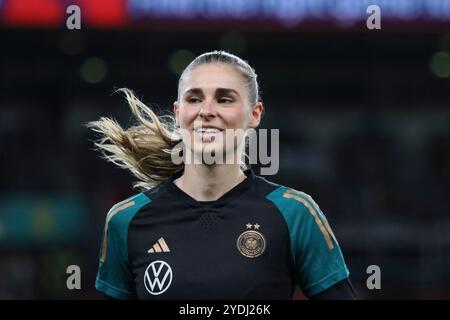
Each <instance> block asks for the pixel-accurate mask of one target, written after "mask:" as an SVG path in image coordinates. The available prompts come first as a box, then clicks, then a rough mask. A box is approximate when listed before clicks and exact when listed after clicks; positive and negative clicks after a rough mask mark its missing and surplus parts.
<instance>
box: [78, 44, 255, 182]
mask: <svg viewBox="0 0 450 320" xmlns="http://www.w3.org/2000/svg"><path fill="white" fill-rule="evenodd" d="M207 63H225V64H230V65H232V66H235V67H236V68H237V69H238V70H239V71H241V74H242V76H243V78H244V80H245V84H246V86H247V88H248V91H249V101H250V103H252V104H253V103H256V102H258V100H259V92H258V83H257V80H256V73H255V72H254V70H253V69H252V68H251V67H250V66H249V65H248V64H247V63H246V62H245V61H243V60H242V59H241V58H239V57H237V56H235V55H232V54H230V53H227V52H224V51H213V52H208V53H204V54H202V55H200V56H198V57H197V58H195V59H194V60H193V61H192V62H191V63H190V64H189V65H188V66H187V67H186V68H185V69H184V71H183V73H182V74H181V76H180V79H179V82H178V95H180V88H181V86H182V83H183V81H184V79H185V78H186V76H187V74H188V73H189V72H190V71H192V70H193V69H195V68H196V67H197V66H199V65H202V64H207ZM118 91H119V92H121V93H123V94H124V95H125V98H126V100H127V102H128V106H129V108H130V109H131V112H132V114H133V115H134V117H135V119H136V120H137V125H135V126H131V127H130V128H128V129H126V130H124V129H123V128H122V127H121V125H120V124H119V123H118V122H117V121H116V120H114V119H110V118H107V117H102V118H100V119H99V120H97V121H92V122H89V123H88V124H87V127H88V128H90V129H92V130H93V131H95V132H97V133H99V134H100V135H101V138H100V139H99V140H98V141H97V142H95V146H96V147H97V148H98V149H99V151H100V152H101V153H102V155H103V157H104V158H105V159H106V160H107V161H110V162H112V163H114V164H116V165H117V166H119V167H121V168H124V169H128V170H130V171H131V173H132V174H133V175H134V176H135V177H136V178H137V179H138V181H137V182H135V183H134V187H135V188H139V189H141V190H145V189H149V188H152V187H154V186H155V185H157V184H159V183H161V182H164V181H166V180H168V179H170V178H171V177H172V175H174V174H175V173H178V172H182V171H183V170H184V163H181V164H176V163H174V162H173V161H172V155H173V154H180V152H181V149H182V148H181V147H180V145H183V144H182V143H181V142H182V136H181V133H180V132H179V129H178V128H177V127H176V122H175V118H174V116H173V115H162V116H157V115H156V114H155V113H154V112H153V110H152V109H151V108H149V107H148V106H146V105H145V104H144V103H143V102H142V101H140V100H139V99H138V98H137V97H136V96H135V94H134V93H133V92H132V91H131V90H129V89H126V88H121V89H119V90H118ZM243 156H244V159H245V157H246V154H245V152H244V153H243ZM241 167H242V168H243V169H246V165H245V161H243V162H242V163H241Z"/></svg>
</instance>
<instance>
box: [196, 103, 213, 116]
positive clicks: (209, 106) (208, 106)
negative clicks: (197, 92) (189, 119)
mask: <svg viewBox="0 0 450 320" xmlns="http://www.w3.org/2000/svg"><path fill="white" fill-rule="evenodd" d="M198 115H199V116H200V117H213V116H215V115H216V108H215V106H214V101H205V103H204V104H203V105H202V107H201V108H200V111H199V113H198Z"/></svg>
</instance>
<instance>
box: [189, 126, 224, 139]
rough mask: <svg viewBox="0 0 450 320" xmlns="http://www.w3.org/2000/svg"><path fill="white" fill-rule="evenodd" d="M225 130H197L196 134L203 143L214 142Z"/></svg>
mask: <svg viewBox="0 0 450 320" xmlns="http://www.w3.org/2000/svg"><path fill="white" fill-rule="evenodd" d="M222 131H223V130H222V129H219V128H196V129H194V132H195V133H196V134H198V135H199V136H200V137H201V139H202V141H205V142H206V141H214V140H215V138H216V136H217V135H218V134H220V133H221V132H222Z"/></svg>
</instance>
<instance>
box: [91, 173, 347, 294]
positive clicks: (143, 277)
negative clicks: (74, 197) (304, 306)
mask: <svg viewBox="0 0 450 320" xmlns="http://www.w3.org/2000/svg"><path fill="white" fill-rule="evenodd" d="M245 174H246V179H245V180H244V181H242V182H241V183H240V184H238V185H237V186H235V187H234V188H233V189H231V190H230V191H228V192H227V193H225V194H224V195H223V196H222V197H220V198H219V199H218V200H215V201H196V200H195V199H193V198H191V197H190V196H189V195H187V194H186V193H185V192H183V191H182V190H181V189H180V188H178V186H176V184H175V183H174V180H175V179H176V178H177V177H179V176H180V175H175V176H173V177H172V178H171V179H170V180H168V181H166V182H163V183H161V184H159V185H158V186H156V187H154V188H152V189H150V190H148V191H145V192H143V193H139V194H137V195H135V196H133V197H131V198H129V199H126V200H124V201H122V202H120V203H118V204H116V205H115V206H113V207H112V208H111V210H110V211H109V212H108V215H107V217H106V223H105V228H104V233H103V238H102V245H101V250H100V263H99V270H98V274H97V278H96V282H95V287H96V288H97V290H99V291H101V292H103V293H104V294H106V295H108V296H111V297H113V298H116V299H292V297H293V293H294V290H295V286H296V285H298V286H299V287H300V288H301V290H302V291H303V293H304V294H305V295H306V296H308V297H309V296H314V295H316V294H318V293H320V292H322V291H324V290H326V289H327V288H330V287H331V286H333V285H334V284H336V283H338V282H339V281H341V280H343V279H346V278H348V276H349V271H348V269H347V267H346V264H345V261H344V258H343V255H342V252H341V250H340V248H339V245H338V242H337V241H336V238H335V236H334V234H333V232H332V230H331V228H330V226H329V224H328V222H327V219H326V218H325V216H324V214H323V213H322V211H321V210H320V208H319V206H318V205H317V204H316V203H315V202H314V201H313V199H312V198H311V197H310V196H309V195H308V194H306V193H303V192H300V191H297V190H294V189H291V188H288V187H285V186H282V185H279V184H275V183H272V182H270V181H268V180H266V179H265V178H263V177H261V176H258V175H255V174H254V173H253V171H252V170H251V169H248V170H246V171H245Z"/></svg>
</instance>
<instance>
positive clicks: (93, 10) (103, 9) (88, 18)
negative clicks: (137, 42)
mask: <svg viewBox="0 0 450 320" xmlns="http://www.w3.org/2000/svg"><path fill="white" fill-rule="evenodd" d="M76 4H77V5H79V6H80V9H81V21H82V25H83V24H86V25H87V26H90V27H98V28H114V27H123V26H125V25H126V23H127V10H126V4H125V0H78V1H76Z"/></svg>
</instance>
